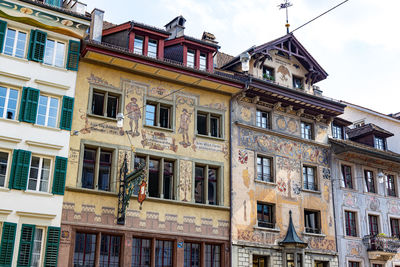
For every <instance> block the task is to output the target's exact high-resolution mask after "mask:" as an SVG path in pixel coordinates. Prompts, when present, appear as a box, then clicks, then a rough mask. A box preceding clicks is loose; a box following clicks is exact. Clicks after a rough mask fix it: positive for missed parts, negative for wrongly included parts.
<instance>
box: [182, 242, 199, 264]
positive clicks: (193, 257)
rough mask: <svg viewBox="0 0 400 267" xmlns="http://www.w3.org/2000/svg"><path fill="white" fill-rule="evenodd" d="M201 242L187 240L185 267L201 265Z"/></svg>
mask: <svg viewBox="0 0 400 267" xmlns="http://www.w3.org/2000/svg"><path fill="white" fill-rule="evenodd" d="M200 247H201V244H198V243H189V242H185V251H184V254H185V256H184V267H200V255H201V254H200Z"/></svg>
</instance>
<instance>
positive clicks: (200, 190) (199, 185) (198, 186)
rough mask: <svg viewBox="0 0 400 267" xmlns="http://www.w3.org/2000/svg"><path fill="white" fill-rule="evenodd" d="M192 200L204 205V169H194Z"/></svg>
mask: <svg viewBox="0 0 400 267" xmlns="http://www.w3.org/2000/svg"><path fill="white" fill-rule="evenodd" d="M194 198H195V200H196V203H204V167H198V166H196V168H195V185H194Z"/></svg>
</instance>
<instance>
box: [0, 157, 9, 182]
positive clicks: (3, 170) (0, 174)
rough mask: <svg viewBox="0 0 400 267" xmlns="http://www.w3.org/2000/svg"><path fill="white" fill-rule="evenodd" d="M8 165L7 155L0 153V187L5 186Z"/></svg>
mask: <svg viewBox="0 0 400 267" xmlns="http://www.w3.org/2000/svg"><path fill="white" fill-rule="evenodd" d="M7 164H8V153H5V152H0V186H1V187H3V186H4V185H5V180H6V174H7Z"/></svg>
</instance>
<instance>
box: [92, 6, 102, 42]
mask: <svg viewBox="0 0 400 267" xmlns="http://www.w3.org/2000/svg"><path fill="white" fill-rule="evenodd" d="M91 16H92V20H91V22H90V40H93V41H96V42H101V37H102V35H103V17H104V11H103V10H100V9H97V8H95V9H93V11H92V14H91Z"/></svg>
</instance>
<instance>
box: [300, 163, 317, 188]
mask: <svg viewBox="0 0 400 267" xmlns="http://www.w3.org/2000/svg"><path fill="white" fill-rule="evenodd" d="M303 188H304V189H307V190H313V191H317V190H318V183H317V177H316V169H315V167H311V166H303Z"/></svg>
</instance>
